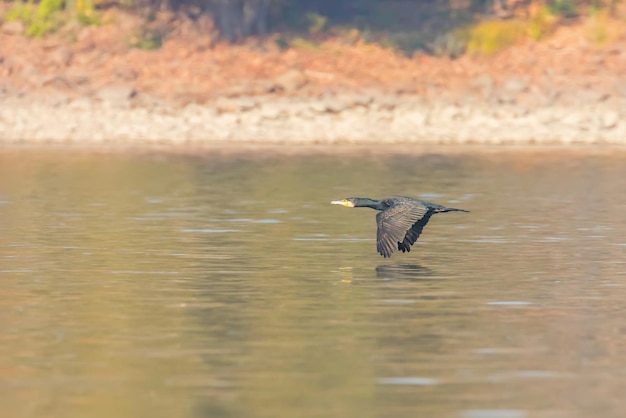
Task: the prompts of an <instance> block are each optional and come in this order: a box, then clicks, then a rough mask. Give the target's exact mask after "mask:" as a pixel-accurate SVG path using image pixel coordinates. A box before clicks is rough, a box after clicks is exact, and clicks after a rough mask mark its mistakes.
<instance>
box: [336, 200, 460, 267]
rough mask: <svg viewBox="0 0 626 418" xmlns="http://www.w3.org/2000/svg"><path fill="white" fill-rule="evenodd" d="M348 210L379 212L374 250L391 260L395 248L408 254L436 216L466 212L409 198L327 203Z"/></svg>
mask: <svg viewBox="0 0 626 418" xmlns="http://www.w3.org/2000/svg"><path fill="white" fill-rule="evenodd" d="M330 203H331V204H333V205H342V206H346V207H350V208H361V207H363V208H372V209H376V210H378V211H380V212H379V213H378V214H377V215H376V224H377V226H378V229H377V233H376V248H377V249H378V252H379V253H380V255H382V256H383V257H385V258H387V257H391V254H393V252H394V251H395V250H396V248H397V249H398V250H400V251H402V252H408V251H411V245H413V244H414V243H415V241H417V239H418V238H419V236H420V234H421V233H422V230H423V229H424V226H426V224H427V223H428V221H429V220H430V217H431V216H432V215H434V214H435V213H442V212H469V211H467V210H465V209H455V208H448V207H445V206H442V205H438V204H436V203H430V202H426V201H425V200H420V199H416V198H413V197H408V196H392V197H387V198H384V199H381V200H374V199H370V198H364V197H350V198H347V199H342V200H334V201H332V202H330Z"/></svg>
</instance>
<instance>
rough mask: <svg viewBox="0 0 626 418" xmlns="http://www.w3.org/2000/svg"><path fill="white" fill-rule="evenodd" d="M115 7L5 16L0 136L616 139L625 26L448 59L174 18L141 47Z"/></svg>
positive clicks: (620, 134)
mask: <svg viewBox="0 0 626 418" xmlns="http://www.w3.org/2000/svg"><path fill="white" fill-rule="evenodd" d="M116 19H117V20H116V22H117V25H108V26H106V25H105V26H102V27H85V28H81V29H77V30H76V37H75V39H74V38H72V40H68V38H67V36H66V35H64V34H63V33H60V34H57V35H54V36H51V37H48V38H46V39H44V40H34V39H29V38H26V37H24V36H22V35H21V30H22V29H23V28H22V29H21V28H19V27H16V25H14V24H9V23H5V24H3V26H2V30H1V31H0V103H1V106H0V141H2V142H4V143H14V142H51V141H52V142H67V141H81V142H85V143H102V142H129V141H131V142H137V143H146V142H151V143H154V142H160V143H186V142H202V141H241V142H244V141H245V142H272V143H285V142H294V143H336V142H363V143H370V142H377V143H378V142H389V143H397V142H412V143H413V142H415V143H524V144H529V143H597V144H601V143H610V144H626V40H624V39H617V40H615V41H613V42H611V43H607V44H604V45H596V44H593V43H592V42H590V41H589V40H587V39H585V37H584V36H583V35H581V33H582V32H581V30H582V29H577V28H568V27H565V28H562V29H560V30H559V31H557V33H555V34H554V35H553V36H552V37H551V38H550V39H549V40H548V41H544V42H541V43H539V42H530V41H528V42H525V43H524V44H522V45H519V46H516V47H513V48H510V49H508V50H506V51H503V52H501V53H499V54H497V55H495V56H492V57H462V58H460V59H457V60H450V59H446V58H436V57H431V56H426V55H416V56H413V57H406V56H404V55H401V54H398V53H397V52H395V51H393V50H390V49H385V48H382V47H380V46H377V45H372V44H367V43H365V42H363V41H361V40H359V39H358V37H354V38H350V39H334V40H329V41H326V42H323V43H320V44H318V45H316V46H315V47H312V46H311V45H303V46H302V47H296V48H291V49H287V50H283V49H281V48H279V47H278V46H277V45H276V42H274V41H275V40H273V39H271V38H270V39H266V40H265V41H263V42H256V41H254V42H251V43H249V44H247V45H238V46H229V45H221V44H214V42H213V40H212V39H211V37H210V36H209V35H202V34H201V32H199V29H198V28H197V27H192V26H189V25H190V23H188V22H180V25H179V26H180V27H179V29H178V32H173V34H172V35H171V36H170V37H169V38H168V39H167V40H166V42H165V44H164V45H163V46H162V47H161V48H160V49H157V50H152V51H146V50H139V49H134V48H130V47H129V46H128V36H129V33H131V32H132V31H131V29H132V27H133V24H134V23H133V21H132V17H128V16H118V17H117V18H116ZM186 25H187V26H186ZM196 25H197V23H196ZM124 28H127V29H124Z"/></svg>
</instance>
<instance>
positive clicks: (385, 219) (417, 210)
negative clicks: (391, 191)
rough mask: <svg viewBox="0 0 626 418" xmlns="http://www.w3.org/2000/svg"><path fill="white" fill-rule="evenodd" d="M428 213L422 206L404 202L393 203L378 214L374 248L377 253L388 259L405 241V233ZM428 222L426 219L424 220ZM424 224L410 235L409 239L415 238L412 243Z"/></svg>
mask: <svg viewBox="0 0 626 418" xmlns="http://www.w3.org/2000/svg"><path fill="white" fill-rule="evenodd" d="M427 213H428V208H427V207H426V206H424V205H415V204H411V203H405V202H395V203H394V204H393V205H392V206H391V207H389V208H388V209H386V210H384V211H382V212H379V213H378V214H377V215H376V224H377V225H378V230H377V234H376V247H377V249H378V252H379V253H380V254H381V255H382V256H383V257H390V256H391V254H392V253H393V252H394V251H395V250H396V248H398V243H402V242H404V240H405V236H406V235H407V232H409V231H411V230H412V229H411V228H412V227H413V226H414V225H415V224H416V223H418V224H419V223H420V222H418V221H420V220H422V218H424V215H426V214H427ZM426 222H428V219H426ZM426 222H424V223H423V225H421V227H419V225H416V226H417V227H418V228H417V229H416V231H415V232H414V233H412V235H411V237H410V239H412V238H413V236H415V239H414V240H413V243H414V242H415V240H416V239H417V237H418V236H419V234H420V233H421V230H422V229H423V227H424V225H425V224H426Z"/></svg>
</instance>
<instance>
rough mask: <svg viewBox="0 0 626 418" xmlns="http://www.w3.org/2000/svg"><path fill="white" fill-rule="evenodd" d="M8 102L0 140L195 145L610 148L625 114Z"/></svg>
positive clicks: (324, 102)
mask: <svg viewBox="0 0 626 418" xmlns="http://www.w3.org/2000/svg"><path fill="white" fill-rule="evenodd" d="M131 103H132V98H128V99H127V100H121V99H119V98H118V99H116V100H115V101H112V102H106V101H99V100H97V99H90V98H79V99H75V100H68V99H65V98H62V97H56V98H54V99H51V98H50V97H48V98H39V99H35V100H33V98H32V97H31V96H27V97H8V98H7V97H5V98H4V99H3V104H4V105H3V106H2V108H1V109H0V132H2V134H0V138H1V139H0V141H1V142H2V143H4V144H10V143H25V142H30V143H34V144H37V143H40V144H43V143H68V142H78V143H82V144H84V145H88V144H90V145H98V144H105V143H126V142H129V143H130V142H132V143H133V144H137V145H139V144H170V145H184V144H194V143H196V144H199V143H202V142H211V143H214V144H215V143H220V142H221V143H261V144H263V143H265V144H337V143H358V144H377V143H378V144H403V143H414V144H448V145H451V144H487V145H488V144H511V145H520V144H524V145H532V144H545V145H550V144H613V145H626V123H625V118H624V116H625V115H624V113H623V112H624V109H626V106H625V107H624V108H622V109H620V108H618V107H613V106H610V105H609V104H601V103H600V104H598V103H595V104H589V103H585V102H584V101H582V100H581V101H578V102H573V103H572V104H571V105H565V104H551V105H545V106H538V107H535V108H524V107H521V106H519V105H515V104H495V105H489V104H485V103H476V102H469V103H467V104H449V103H445V102H443V103H436V104H431V103H424V101H423V99H422V98H421V97H419V96H407V95H402V96H398V95H387V94H370V95H367V94H361V93H354V94H347V93H346V94H344V95H341V96H337V97H333V98H322V99H316V98H297V97H291V98H281V99H277V98H268V97H240V98H234V99H227V100H222V101H219V102H218V103H217V104H211V105H198V104H188V105H185V106H182V107H176V106H174V105H168V104H159V105H152V106H151V107H143V106H133V105H132V104H131Z"/></svg>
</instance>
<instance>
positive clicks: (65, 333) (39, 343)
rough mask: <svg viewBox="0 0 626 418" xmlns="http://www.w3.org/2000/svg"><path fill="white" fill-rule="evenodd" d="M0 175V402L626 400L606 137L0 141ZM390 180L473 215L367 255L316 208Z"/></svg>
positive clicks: (367, 235) (312, 409)
mask: <svg viewBox="0 0 626 418" xmlns="http://www.w3.org/2000/svg"><path fill="white" fill-rule="evenodd" d="M0 179H1V182H0V248H1V250H0V327H1V329H2V332H1V333H0V371H1V373H0V405H2V410H3V412H2V413H0V415H2V416H7V417H9V416H10V417H17V418H21V417H43V416H45V417H52V418H55V417H59V418H61V417H63V418H71V417H81V418H82V417H112V416H115V417H144V416H145V417H155V418H158V417H168V418H170V417H190V418H192V417H208V416H210V417H278V418H279V417H285V418H287V417H288V418H291V417H416V416H420V417H460V418H521V417H549V418H553V417H558V418H561V417H621V416H623V411H624V410H625V408H626V400H625V398H624V395H623V394H624V393H625V391H626V320H625V319H624V318H625V316H626V315H625V314H626V225H625V221H626V181H625V179H626V153H617V154H613V155H610V154H606V155H599V154H584V153H582V154H581V153H571V152H564V151H563V150H560V151H559V150H556V151H546V152H521V151H517V152H515V151H511V152H487V153H475V152H472V153H465V154H438V153H437V152H431V153H422V154H415V155H412V154H411V153H400V154H394V153H387V154H384V155H376V154H375V153H372V154H360V155H349V154H341V155H337V156H331V155H323V154H320V155H306V156H298V155H282V156H281V155H268V154H263V155H256V156H255V155H247V154H235V153H231V154H217V153H216V154H212V153H209V152H207V153H203V154H199V155H193V156H189V155H187V156H184V155H167V154H158V153H154V154H136V153H131V154H129V155H125V154H123V153H121V152H118V153H89V152H60V151H33V150H21V151H20V150H17V151H16V150H13V151H11V150H4V151H1V152H0ZM390 194H403V195H412V196H421V197H423V198H425V199H427V200H431V201H435V202H438V203H443V204H449V205H451V206H455V207H461V208H465V209H468V210H471V211H472V212H471V213H469V214H465V213H446V214H441V215H436V216H434V217H433V218H432V220H431V222H430V223H429V225H428V226H427V227H426V229H425V231H424V234H423V235H422V237H421V238H420V241H418V244H417V245H416V246H415V247H414V250H413V251H411V253H409V254H395V255H394V256H393V257H392V258H391V259H386V260H385V259H383V258H382V257H380V256H379V255H378V254H377V253H376V248H375V242H374V237H375V221H374V215H375V212H374V211H372V210H370V209H345V208H341V207H337V206H331V205H329V202H330V201H331V200H333V199H338V198H343V197H349V196H369V197H384V196H386V195H390ZM9 411H10V412H9Z"/></svg>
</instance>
